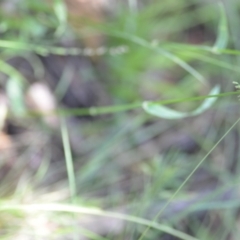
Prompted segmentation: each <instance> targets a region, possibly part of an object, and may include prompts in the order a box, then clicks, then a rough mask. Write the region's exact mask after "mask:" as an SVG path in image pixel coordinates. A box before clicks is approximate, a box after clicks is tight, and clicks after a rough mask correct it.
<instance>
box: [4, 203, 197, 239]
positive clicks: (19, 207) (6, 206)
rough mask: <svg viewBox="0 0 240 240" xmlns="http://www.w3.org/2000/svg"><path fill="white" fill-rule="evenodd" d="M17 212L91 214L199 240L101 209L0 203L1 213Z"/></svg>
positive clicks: (161, 226) (159, 225)
mask: <svg viewBox="0 0 240 240" xmlns="http://www.w3.org/2000/svg"><path fill="white" fill-rule="evenodd" d="M17 210H19V211H23V212H36V211H40V212H42V211H45V212H49V211H50V212H68V213H75V214H76V213H81V214H89V215H94V216H101V217H110V218H116V219H121V220H124V221H128V222H133V223H137V224H140V225H143V226H149V227H152V228H154V229H156V230H158V231H160V232H165V233H168V234H170V235H172V236H175V237H177V238H179V239H182V240H199V239H197V238H195V237H192V236H190V235H188V234H186V233H183V232H181V231H178V230H176V229H174V228H171V227H169V226H167V225H164V224H159V223H156V222H152V221H149V220H147V219H144V218H139V217H135V216H132V215H127V214H121V213H115V212H109V211H104V210H101V209H99V208H89V207H80V206H73V205H66V204H28V205H17V204H8V203H6V204H4V203H0V211H17Z"/></svg>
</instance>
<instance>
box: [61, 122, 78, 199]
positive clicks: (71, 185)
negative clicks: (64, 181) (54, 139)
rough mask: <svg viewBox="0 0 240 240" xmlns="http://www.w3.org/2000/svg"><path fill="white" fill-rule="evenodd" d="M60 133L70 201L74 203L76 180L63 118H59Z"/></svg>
mask: <svg viewBox="0 0 240 240" xmlns="http://www.w3.org/2000/svg"><path fill="white" fill-rule="evenodd" d="M61 134H62V142H63V148H64V154H65V161H66V166H67V174H68V181H69V188H70V194H71V198H72V202H73V203H74V201H75V197H76V180H75V174H74V167H73V159H72V151H71V147H70V142H69V136H68V130H67V125H66V122H65V120H64V119H63V118H62V119H61Z"/></svg>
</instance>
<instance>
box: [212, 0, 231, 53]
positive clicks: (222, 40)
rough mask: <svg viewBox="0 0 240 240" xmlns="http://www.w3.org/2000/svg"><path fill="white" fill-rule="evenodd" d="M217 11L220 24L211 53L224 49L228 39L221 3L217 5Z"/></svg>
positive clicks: (225, 19)
mask: <svg viewBox="0 0 240 240" xmlns="http://www.w3.org/2000/svg"><path fill="white" fill-rule="evenodd" d="M219 9H220V22H219V26H218V36H217V39H216V42H215V44H214V46H213V51H214V52H216V53H218V52H219V50H222V49H225V48H226V46H227V44H228V39H229V33H228V23H227V16H226V13H225V9H224V6H223V4H222V3H219Z"/></svg>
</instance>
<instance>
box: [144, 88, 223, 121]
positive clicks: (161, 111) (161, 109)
mask: <svg viewBox="0 0 240 240" xmlns="http://www.w3.org/2000/svg"><path fill="white" fill-rule="evenodd" d="M219 92H220V87H219V86H215V87H214V88H213V89H212V90H211V92H210V94H209V95H215V94H218V93H219ZM215 101H216V98H207V99H205V101H204V102H203V103H202V104H201V105H200V106H199V107H198V108H197V109H195V110H194V111H192V112H188V113H186V112H179V111H176V110H173V109H170V108H167V107H165V106H162V105H160V104H157V103H153V102H143V104H142V107H143V109H144V110H145V111H146V112H147V113H149V114H151V115H154V116H157V117H160V118H165V119H182V118H185V117H192V116H196V115H199V114H201V113H203V112H204V111H206V110H207V109H209V108H210V107H211V106H212V105H213V104H214V102H215Z"/></svg>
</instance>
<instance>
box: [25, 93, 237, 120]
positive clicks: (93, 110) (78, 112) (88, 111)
mask: <svg viewBox="0 0 240 240" xmlns="http://www.w3.org/2000/svg"><path fill="white" fill-rule="evenodd" d="M231 95H239V92H226V93H220V94H215V95H206V96H197V97H190V98H177V99H170V100H159V101H154V102H153V103H157V104H160V105H169V104H174V103H181V102H188V101H200V100H204V99H206V98H215V97H228V96H231ZM142 104H143V102H136V103H130V104H123V105H113V106H104V107H90V108H71V109H69V108H68V109H63V108H59V109H56V110H54V111H52V112H48V113H40V112H37V111H29V112H28V116H30V117H39V116H46V115H56V114H59V115H61V116H97V115H103V114H111V113H118V112H123V111H129V110H134V109H137V108H140V107H142Z"/></svg>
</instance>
